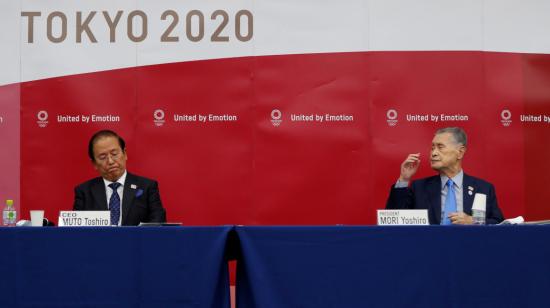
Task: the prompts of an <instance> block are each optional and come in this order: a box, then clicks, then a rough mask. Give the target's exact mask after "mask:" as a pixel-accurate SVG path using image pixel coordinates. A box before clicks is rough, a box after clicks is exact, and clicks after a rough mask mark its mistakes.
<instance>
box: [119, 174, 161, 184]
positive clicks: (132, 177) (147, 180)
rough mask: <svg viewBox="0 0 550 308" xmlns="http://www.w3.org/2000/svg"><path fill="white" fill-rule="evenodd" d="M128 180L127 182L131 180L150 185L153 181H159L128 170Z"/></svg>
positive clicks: (135, 182)
mask: <svg viewBox="0 0 550 308" xmlns="http://www.w3.org/2000/svg"><path fill="white" fill-rule="evenodd" d="M126 181H127V183H128V182H129V183H130V184H141V185H150V184H152V183H157V181H156V180H153V179H150V178H147V177H144V176H140V175H137V174H133V173H129V172H128V175H127V176H126Z"/></svg>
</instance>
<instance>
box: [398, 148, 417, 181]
mask: <svg viewBox="0 0 550 308" xmlns="http://www.w3.org/2000/svg"><path fill="white" fill-rule="evenodd" d="M418 166H420V153H416V154H409V156H407V159H405V161H404V162H403V163H402V164H401V175H400V176H399V180H400V181H406V182H408V181H410V180H411V178H412V176H413V175H414V174H415V173H416V171H417V170H418Z"/></svg>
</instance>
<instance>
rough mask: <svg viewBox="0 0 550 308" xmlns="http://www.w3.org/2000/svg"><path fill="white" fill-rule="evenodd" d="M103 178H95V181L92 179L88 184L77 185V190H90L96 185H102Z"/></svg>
mask: <svg viewBox="0 0 550 308" xmlns="http://www.w3.org/2000/svg"><path fill="white" fill-rule="evenodd" d="M101 179H102V178H101V177H95V178H93V179H90V180H87V181H86V182H83V183H80V184H78V185H76V187H75V188H76V189H85V188H89V187H91V186H93V185H96V184H97V183H101Z"/></svg>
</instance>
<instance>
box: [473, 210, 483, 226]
mask: <svg viewBox="0 0 550 308" xmlns="http://www.w3.org/2000/svg"><path fill="white" fill-rule="evenodd" d="M472 217H473V220H474V225H484V224H485V211H482V210H476V209H472Z"/></svg>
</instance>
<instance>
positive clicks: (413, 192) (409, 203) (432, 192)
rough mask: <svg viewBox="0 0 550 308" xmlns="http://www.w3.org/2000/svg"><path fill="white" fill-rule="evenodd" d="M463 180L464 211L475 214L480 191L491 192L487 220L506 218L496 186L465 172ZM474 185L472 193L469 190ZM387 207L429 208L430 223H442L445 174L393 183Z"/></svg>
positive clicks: (494, 220) (490, 222) (495, 222)
mask: <svg viewBox="0 0 550 308" xmlns="http://www.w3.org/2000/svg"><path fill="white" fill-rule="evenodd" d="M463 181H464V182H463V184H462V187H463V188H462V200H463V207H464V208H463V211H464V212H465V213H466V214H468V215H472V204H473V203H474V196H475V194H476V193H482V194H485V195H487V209H486V210H487V212H486V213H485V215H486V216H485V217H486V221H487V224H497V223H499V222H501V221H502V220H503V219H504V218H503V217H502V212H501V211H500V209H499V207H498V203H497V197H496V195H495V188H494V187H493V185H492V184H491V183H489V182H486V181H484V180H482V179H478V178H475V177H473V176H469V175H467V174H464V179H463ZM468 187H472V188H473V190H472V194H471V195H470V194H469V193H468V191H469V189H468ZM386 209H427V210H428V218H429V220H430V224H432V225H439V224H440V223H441V177H440V176H439V175H436V176H431V177H427V178H423V179H420V180H416V181H414V182H413V183H412V185H411V186H410V187H406V188H395V185H392V188H391V190H390V196H389V198H388V201H387V203H386Z"/></svg>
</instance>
